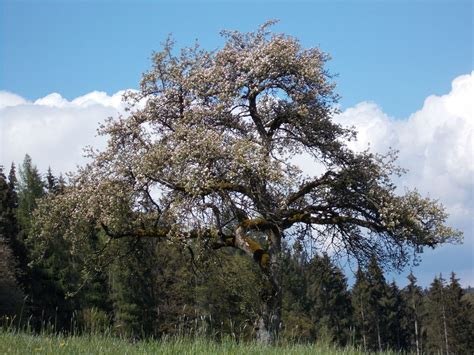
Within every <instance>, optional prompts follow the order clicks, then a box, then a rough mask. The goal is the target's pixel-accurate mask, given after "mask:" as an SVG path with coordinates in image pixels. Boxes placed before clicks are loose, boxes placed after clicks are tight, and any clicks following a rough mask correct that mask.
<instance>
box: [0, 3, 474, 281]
mask: <svg viewBox="0 0 474 355" xmlns="http://www.w3.org/2000/svg"><path fill="white" fill-rule="evenodd" d="M269 19H278V20H279V21H280V22H279V23H278V24H277V25H276V26H275V27H274V31H276V32H285V33H287V34H290V35H293V36H295V37H297V38H299V39H300V40H301V42H302V44H303V45H304V46H305V47H313V46H319V47H320V48H321V49H322V50H324V51H326V52H328V53H330V54H331V56H332V58H333V59H332V60H331V61H330V62H329V64H328V69H329V70H330V72H332V73H334V74H338V76H337V77H336V78H335V81H336V83H337V89H336V91H337V92H338V93H339V95H341V100H340V104H341V111H342V114H341V115H340V116H339V117H338V118H337V119H338V120H339V122H341V123H342V124H345V125H353V126H356V128H357V129H358V130H359V131H360V134H359V143H357V144H358V145H357V144H356V146H354V149H364V148H365V147H366V146H367V144H368V142H371V147H372V149H374V150H375V151H378V152H384V151H386V150H387V149H388V148H389V147H394V148H396V149H399V150H400V164H401V165H402V166H404V167H407V168H409V170H410V172H409V173H408V174H407V175H406V177H404V178H402V179H401V180H399V181H398V183H399V184H400V185H401V186H402V187H408V188H415V187H416V188H418V189H419V190H420V191H421V192H422V193H423V194H425V195H429V196H431V197H433V198H438V199H439V200H440V201H441V202H442V203H443V204H444V205H445V206H446V207H447V209H448V211H449V212H450V214H451V218H450V224H451V225H453V226H454V227H456V228H459V229H461V230H462V231H463V232H464V234H465V244H464V245H456V246H446V247H443V248H440V249H438V250H435V251H428V252H426V253H425V254H424V255H423V262H422V264H421V266H419V267H417V268H415V269H414V272H415V274H416V275H417V276H418V277H419V279H420V283H422V284H423V285H425V286H426V285H428V284H429V283H430V282H431V280H432V279H433V277H434V275H435V274H436V273H439V272H442V273H443V274H444V275H445V276H448V273H449V272H450V271H452V270H454V271H455V272H456V273H457V274H458V275H459V276H460V277H461V281H462V282H463V284H464V285H467V284H471V285H474V265H473V264H474V261H473V259H474V231H473V230H474V226H473V222H472V221H473V220H474V202H473V187H474V179H473V173H474V158H473V141H474V117H473V108H472V101H473V100H472V97H473V78H474V74H473V69H474V64H473V53H472V50H473V23H472V21H473V5H472V1H461V0H450V1H442V0H433V1H428V0H426V1H417V0H413V1H383V0H379V1H376V0H373V1H355V0H354V1H289V0H288V1H270V0H268V1H245V0H244V1H230V0H228V1H194V2H191V1H189V2H185V1H151V0H150V1H131V0H130V1H100V0H99V1H85V0H83V1H48V0H44V1H39V0H38V1H5V0H0V128H1V132H0V133H1V136H0V138H1V139H0V164H2V165H6V166H8V165H9V164H10V162H11V161H15V162H16V163H17V164H18V163H21V160H22V158H23V156H24V155H25V154H26V153H29V154H30V155H32V157H33V161H34V162H36V163H37V164H38V167H39V168H40V170H41V171H46V169H47V167H48V165H51V167H52V168H53V171H56V172H59V171H62V172H64V171H67V170H72V169H74V167H75V166H76V164H81V163H83V162H84V160H83V159H82V158H81V154H82V150H81V148H82V147H83V146H85V145H88V144H92V145H95V146H101V145H102V146H103V142H102V141H100V140H98V138H97V137H94V134H95V129H96V127H97V123H98V121H101V120H103V119H105V118H106V117H108V116H114V115H116V114H117V112H123V107H122V106H121V103H120V96H121V93H120V90H126V89H130V88H137V87H138V83H139V80H140V77H141V73H142V72H144V71H145V70H147V68H148V67H149V65H150V59H149V58H150V56H151V53H152V51H153V50H158V49H159V48H160V43H161V42H162V41H163V40H164V39H165V38H166V37H167V35H168V34H170V33H172V34H173V36H174V38H175V40H176V41H177V47H178V48H179V47H183V46H188V45H193V44H194V41H195V40H196V39H199V41H200V43H201V45H202V46H203V47H205V48H206V49H217V48H219V47H220V46H222V44H223V40H222V38H221V37H220V36H219V31H220V30H222V29H236V30H240V31H253V30H255V29H256V28H257V27H258V26H259V25H261V24H262V23H264V22H265V21H267V20H269ZM53 93H57V94H53ZM58 147H60V149H58ZM405 274H406V273H405ZM390 277H391V276H390ZM390 277H389V278H390ZM395 277H396V279H397V281H399V282H400V284H404V283H405V281H404V280H403V278H404V274H402V275H400V276H395Z"/></svg>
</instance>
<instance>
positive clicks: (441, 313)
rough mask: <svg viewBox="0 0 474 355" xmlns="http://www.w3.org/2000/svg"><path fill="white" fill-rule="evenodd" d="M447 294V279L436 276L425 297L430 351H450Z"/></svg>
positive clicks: (427, 341) (427, 342)
mask: <svg viewBox="0 0 474 355" xmlns="http://www.w3.org/2000/svg"><path fill="white" fill-rule="evenodd" d="M447 301H448V300H447V294H446V285H445V280H444V279H443V277H442V276H441V275H440V276H439V277H435V278H434V280H433V282H432V283H431V287H430V289H429V290H428V294H427V296H426V299H425V312H426V313H425V322H426V332H427V339H426V350H427V351H428V352H429V353H446V354H449V353H450V351H451V350H450V345H452V344H450V337H451V334H450V333H449V329H448V314H447V308H446V305H447V303H448V302H447Z"/></svg>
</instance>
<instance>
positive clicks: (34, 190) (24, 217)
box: [17, 154, 44, 235]
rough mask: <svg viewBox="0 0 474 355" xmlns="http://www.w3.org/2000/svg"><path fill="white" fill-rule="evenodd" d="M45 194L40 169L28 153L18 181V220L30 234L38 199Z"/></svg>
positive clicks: (22, 227)
mask: <svg viewBox="0 0 474 355" xmlns="http://www.w3.org/2000/svg"><path fill="white" fill-rule="evenodd" d="M43 195H44V184H43V181H42V179H41V176H40V174H39V172H38V169H37V168H36V166H35V165H33V162H32V160H31V157H30V156H29V155H28V154H26V155H25V159H24V160H23V164H22V166H21V168H20V180H19V182H18V212H17V216H18V222H19V224H20V226H21V229H22V231H23V232H24V233H25V234H26V235H28V232H29V231H30V228H31V218H32V214H33V211H34V210H35V208H36V206H37V203H38V202H37V200H38V199H39V198H40V197H42V196H43Z"/></svg>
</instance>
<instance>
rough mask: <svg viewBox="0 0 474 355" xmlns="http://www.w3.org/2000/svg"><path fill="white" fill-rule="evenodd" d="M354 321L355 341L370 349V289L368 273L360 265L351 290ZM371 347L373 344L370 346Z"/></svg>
mask: <svg viewBox="0 0 474 355" xmlns="http://www.w3.org/2000/svg"><path fill="white" fill-rule="evenodd" d="M351 301H352V307H353V310H354V313H353V322H354V329H355V334H354V343H355V344H358V345H362V346H363V349H364V351H367V350H368V349H369V345H370V344H369V339H368V335H369V330H370V327H371V324H370V322H371V319H370V309H369V307H370V289H369V282H368V280H367V276H366V273H365V272H364V271H363V270H362V268H361V267H360V266H359V268H358V269H357V273H356V279H355V283H354V286H353V288H352V292H351ZM370 347H371V346H370Z"/></svg>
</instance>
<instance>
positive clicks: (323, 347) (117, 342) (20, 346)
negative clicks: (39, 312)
mask: <svg viewBox="0 0 474 355" xmlns="http://www.w3.org/2000/svg"><path fill="white" fill-rule="evenodd" d="M36 353H37V354H41V353H43V354H272V355H273V354H285V355H286V354H295V355H297V354H298V355H304V354H363V351H360V350H357V349H354V348H344V349H338V348H336V347H334V346H332V345H329V344H281V345H278V346H263V345H260V344H257V343H238V342H236V341H234V340H232V339H227V340H224V341H222V342H215V341H210V340H206V339H204V338H198V339H190V338H176V339H165V340H148V341H138V342H135V343H132V342H129V341H127V340H124V339H120V338H117V337H113V336H101V335H91V336H85V335H83V336H67V337H65V336H62V335H56V336H53V335H47V334H43V335H33V334H28V333H25V332H16V331H0V354H36ZM384 354H395V353H390V352H385V353H384Z"/></svg>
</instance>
